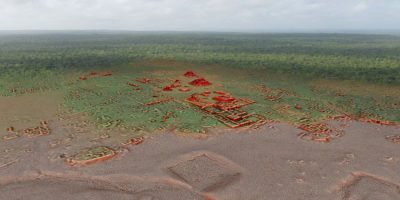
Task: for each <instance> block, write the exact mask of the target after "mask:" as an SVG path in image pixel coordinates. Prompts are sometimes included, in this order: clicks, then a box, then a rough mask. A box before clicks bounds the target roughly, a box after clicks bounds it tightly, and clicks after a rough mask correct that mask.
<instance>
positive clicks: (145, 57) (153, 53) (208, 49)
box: [0, 33, 400, 132]
mask: <svg viewBox="0 0 400 200" xmlns="http://www.w3.org/2000/svg"><path fill="white" fill-rule="evenodd" d="M399 55H400V37H396V36H385V35H339V34H200V33H192V34H189V33H186V34H183V33H179V34H173V33H146V34H145V33H119V34H116V33H102V34H101V33H70V34H61V33H60V34H20V35H0V71H1V74H0V95H1V96H10V95H21V94H24V93H32V92H38V91H42V90H60V91H63V92H64V93H65V106H66V108H68V109H70V110H71V111H73V112H83V113H88V114H89V115H90V116H91V117H92V118H93V119H94V120H96V121H97V122H98V123H99V124H100V125H101V126H103V127H105V128H108V127H115V126H127V127H129V128H132V129H135V130H144V131H152V130H156V129H164V128H177V129H179V130H190V131H195V132H199V131H202V130H203V128H204V127H210V126H218V125H220V123H219V122H218V121H217V120H215V119H214V118H212V117H210V116H206V115H203V114H202V113H200V112H199V111H198V110H196V109H194V108H193V107H191V106H190V105H189V104H188V103H185V102H184V99H185V98H187V97H188V96H189V95H190V94H191V93H194V92H201V91H202V90H204V88H197V89H196V88H195V89H193V90H192V91H190V92H176V91H173V92H163V91H161V90H162V87H163V86H165V85H168V84H170V83H171V81H173V80H175V79H182V80H185V79H184V78H183V76H182V74H183V73H184V72H185V70H189V69H191V70H193V71H195V72H197V73H199V74H200V75H201V76H204V77H206V78H207V79H209V80H210V81H211V82H212V83H213V84H212V86H210V87H208V88H205V89H208V90H223V91H226V92H229V93H231V94H232V95H233V96H236V97H241V98H248V99H252V100H255V101H256V102H257V103H256V104H253V105H250V106H248V107H246V110H247V111H248V112H250V113H258V114H261V115H263V116H265V117H266V118H268V119H272V120H279V121H286V122H290V123H292V124H295V125H302V124H304V123H318V122H321V121H323V120H325V119H327V118H329V117H333V116H338V115H343V114H349V115H352V116H357V117H359V118H376V119H380V120H389V121H396V122H400V57H399ZM91 71H97V72H101V71H112V72H113V75H112V76H107V77H102V76H98V77H95V78H90V77H89V78H88V79H87V80H79V77H80V76H82V75H87V74H88V73H89V72H91ZM144 77H147V78H149V79H152V80H157V81H156V82H153V84H141V83H138V82H137V81H135V80H136V79H138V78H144ZM129 82H131V83H135V84H138V85H139V87H140V88H141V90H133V88H132V87H131V86H129V85H128V84H127V83H129ZM185 83H187V80H186V82H185ZM163 98H164V99H165V98H174V100H173V101H169V102H166V103H162V104H157V105H154V106H144V104H146V103H148V102H151V101H154V100H157V99H163ZM296 106H297V107H298V108H296ZM166 116H167V118H166Z"/></svg>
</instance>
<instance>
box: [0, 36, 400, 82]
mask: <svg viewBox="0 0 400 200" xmlns="http://www.w3.org/2000/svg"><path fill="white" fill-rule="evenodd" d="M399 55H400V37H398V36H386V35H342V34H206V33H204V34H200V33H192V34H189V33H179V34H174V33H120V34H112V33H103V34H101V33H70V34H62V33H58V34H33V35H32V34H30V35H29V34H20V35H0V67H1V68H4V67H28V68H31V69H32V68H38V67H40V68H51V69H54V68H68V69H71V68H77V69H83V68H92V67H102V66H103V67H109V66H115V65H118V64H124V63H128V62H133V61H137V60H143V59H153V58H168V59H175V60H178V61H187V62H193V63H200V64H218V65H226V66H230V67H242V68H249V67H252V68H261V69H268V70H269V71H274V72H285V73H291V74H301V75H307V76H309V77H324V78H326V77H329V78H338V79H352V80H366V81H371V82H380V83H395V84H399V83H400V80H399V78H398V77H400V57H399Z"/></svg>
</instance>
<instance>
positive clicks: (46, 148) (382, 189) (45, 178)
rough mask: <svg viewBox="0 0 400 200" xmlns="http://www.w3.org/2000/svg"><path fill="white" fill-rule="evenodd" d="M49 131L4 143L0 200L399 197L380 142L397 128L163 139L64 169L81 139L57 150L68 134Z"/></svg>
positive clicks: (269, 130)
mask: <svg viewBox="0 0 400 200" xmlns="http://www.w3.org/2000/svg"><path fill="white" fill-rule="evenodd" d="M50 127H51V129H52V130H53V133H52V134H50V135H48V136H38V137H35V138H18V139H15V140H9V141H2V142H1V155H2V158H1V160H2V165H1V168H0V176H1V183H0V184H1V186H0V199H59V198H60V197H62V198H67V199H109V198H111V197H112V198H113V199H160V200H162V199H165V200H167V199H182V200H184V199H185V200H186V199H221V200H236V199H237V200H243V199H266V200H267V199H282V200H292V199H293V200H297V199H309V200H314V199H315V200H317V199H318V200H320V199H323V200H324V199H326V200H332V199H335V200H336V199H337V200H347V199H349V200H350V199H357V200H358V199H360V200H361V199H363V200H366V199H380V200H397V199H399V198H400V190H399V184H400V171H399V169H400V168H399V166H400V154H399V152H400V145H399V144H396V143H393V142H391V141H388V140H386V139H385V137H386V136H388V135H395V134H398V133H399V131H400V128H399V127H384V126H381V125H374V124H367V123H361V122H355V121H351V122H348V124H347V126H346V128H345V132H346V134H345V135H344V136H343V137H341V138H339V139H336V140H334V141H332V142H330V143H316V142H313V141H308V140H302V139H299V138H298V136H297V134H298V133H299V132H301V131H300V130H299V129H297V128H295V127H292V126H290V125H286V124H279V123H278V124H269V125H268V126H264V127H263V128H260V129H258V130H246V131H243V130H235V131H229V132H228V131H217V130H214V131H212V132H209V134H208V135H207V136H204V137H197V138H194V137H192V136H178V135H176V134H172V133H163V134H158V135H156V136H154V137H153V138H148V139H146V140H145V141H144V142H143V143H142V144H140V145H131V146H125V147H123V148H121V149H119V151H118V152H119V153H118V155H117V156H116V157H113V158H111V159H110V160H107V161H103V162H99V163H95V164H91V165H87V166H69V165H67V164H66V163H65V154H66V153H67V154H68V152H71V153H72V152H74V151H76V149H78V148H77V147H79V145H82V146H85V145H84V144H85V143H86V139H85V137H86V136H85V135H84V134H76V135H75V136H74V137H72V136H71V141H74V142H68V141H64V143H63V142H60V144H59V145H54V141H59V138H60V137H61V138H62V136H63V135H70V134H73V133H71V132H69V131H68V130H67V129H63V128H62V127H63V126H62V125H61V124H59V123H58V122H57V121H51V122H50ZM79 141H81V142H79ZM113 144H115V143H113V142H110V140H109V139H103V140H96V141H91V142H90V145H92V146H102V145H109V146H112V145H113ZM87 145H88V144H87V143H86V146H87ZM112 147H113V146H112ZM114 148H116V147H115V146H114ZM55 194H57V195H55Z"/></svg>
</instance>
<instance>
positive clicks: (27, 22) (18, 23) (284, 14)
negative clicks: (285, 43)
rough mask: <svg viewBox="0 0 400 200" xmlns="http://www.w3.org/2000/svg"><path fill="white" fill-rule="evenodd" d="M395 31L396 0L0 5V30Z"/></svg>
mask: <svg viewBox="0 0 400 200" xmlns="http://www.w3.org/2000/svg"><path fill="white" fill-rule="evenodd" d="M399 28H400V0H0V30H30V29H36V30H66V29H72V30H82V29H83V30H86V29H91V30H92V29H105V30H136V31H153V30H164V31H277V30H278V31H279V30H289V31H290V30H323V29H331V30H385V29H392V30H393V29H399Z"/></svg>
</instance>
